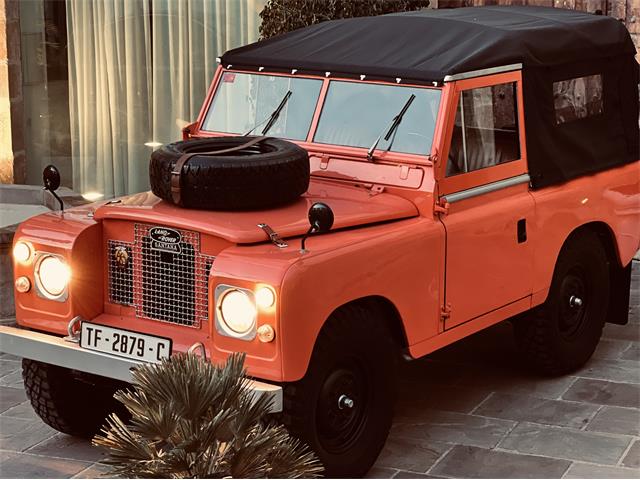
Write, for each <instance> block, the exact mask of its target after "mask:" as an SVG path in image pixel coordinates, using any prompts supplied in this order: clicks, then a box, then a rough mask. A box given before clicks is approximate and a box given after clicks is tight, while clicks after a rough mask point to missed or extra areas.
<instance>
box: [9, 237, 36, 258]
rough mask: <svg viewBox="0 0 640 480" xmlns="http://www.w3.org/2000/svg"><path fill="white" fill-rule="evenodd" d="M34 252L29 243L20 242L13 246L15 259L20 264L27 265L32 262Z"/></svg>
mask: <svg viewBox="0 0 640 480" xmlns="http://www.w3.org/2000/svg"><path fill="white" fill-rule="evenodd" d="M32 254H33V250H32V249H31V245H29V244H28V243H27V242H22V241H18V242H16V244H15V245H14V246H13V258H14V259H15V261H16V262H18V263H27V262H28V261H29V260H31V255H32Z"/></svg>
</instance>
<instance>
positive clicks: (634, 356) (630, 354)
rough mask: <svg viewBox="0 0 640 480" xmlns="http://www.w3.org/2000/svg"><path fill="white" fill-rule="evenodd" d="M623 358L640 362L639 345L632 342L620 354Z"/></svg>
mask: <svg viewBox="0 0 640 480" xmlns="http://www.w3.org/2000/svg"><path fill="white" fill-rule="evenodd" d="M620 358H622V359H623V360H635V361H636V362H640V345H638V344H637V343H636V342H633V343H632V344H631V345H630V346H629V348H627V349H626V350H625V351H624V352H622V355H621V356H620Z"/></svg>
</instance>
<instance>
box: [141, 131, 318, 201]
mask: <svg viewBox="0 0 640 480" xmlns="http://www.w3.org/2000/svg"><path fill="white" fill-rule="evenodd" d="M173 172H176V173H175V174H174V173H173ZM149 180H150V182H151V191H152V192H153V193H154V194H155V195H156V196H158V197H160V198H162V199H163V200H166V201H168V202H171V203H173V204H174V205H179V206H181V207H186V208H199V209H209V210H252V209H264V208H270V207H274V206H278V205H282V204H285V203H288V202H292V201H293V200H295V199H297V198H298V197H299V196H300V195H302V194H303V193H304V192H306V191H307V188H308V187H309V155H308V153H307V151H306V150H304V149H303V148H301V147H299V146H298V145H296V144H294V143H291V142H287V141H286V140H281V139H279V138H272V137H247V136H243V137H216V138H206V139H198V140H187V141H182V142H175V143H170V144H168V145H165V146H163V147H161V148H159V149H158V150H156V151H154V152H153V153H152V154H151V161H150V163H149ZM172 182H173V183H172Z"/></svg>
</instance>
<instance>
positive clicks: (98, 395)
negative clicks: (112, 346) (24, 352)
mask: <svg viewBox="0 0 640 480" xmlns="http://www.w3.org/2000/svg"><path fill="white" fill-rule="evenodd" d="M22 377H23V379H24V387H25V391H26V393H27V397H29V400H30V401H31V405H32V407H33V409H34V410H35V412H36V413H37V414H38V416H39V417H40V418H41V419H42V420H43V421H44V422H45V423H46V424H47V425H49V426H50V427H53V428H55V429H56V430H58V431H59V432H62V433H66V434H68V435H75V436H78V437H86V438H91V437H92V436H93V435H95V434H96V433H98V432H99V431H100V428H101V427H102V426H103V425H104V423H105V419H106V417H107V416H108V415H109V414H111V413H117V414H118V416H119V417H120V418H121V419H122V420H127V419H128V418H129V414H128V412H127V410H126V409H125V408H124V406H123V405H122V404H121V403H120V402H118V401H117V400H115V399H114V398H113V394H114V393H115V392H116V391H117V390H118V389H119V388H123V387H126V384H119V383H115V382H111V381H110V380H108V379H103V378H102V377H97V376H94V375H88V374H82V375H81V376H80V375H79V374H78V375H74V372H73V371H72V370H69V369H66V368H62V367H58V366H55V365H50V364H48V363H42V362H37V361H35V360H29V359H26V358H25V359H23V360H22Z"/></svg>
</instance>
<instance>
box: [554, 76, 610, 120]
mask: <svg viewBox="0 0 640 480" xmlns="http://www.w3.org/2000/svg"><path fill="white" fill-rule="evenodd" d="M553 103H554V107H555V112H556V124H558V125H560V124H563V123H569V122H574V121H576V120H580V119H583V118H587V117H593V116H595V115H600V114H602V113H603V111H604V107H603V104H602V75H589V76H588V77H578V78H570V79H569V80H562V81H560V82H554V83H553Z"/></svg>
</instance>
